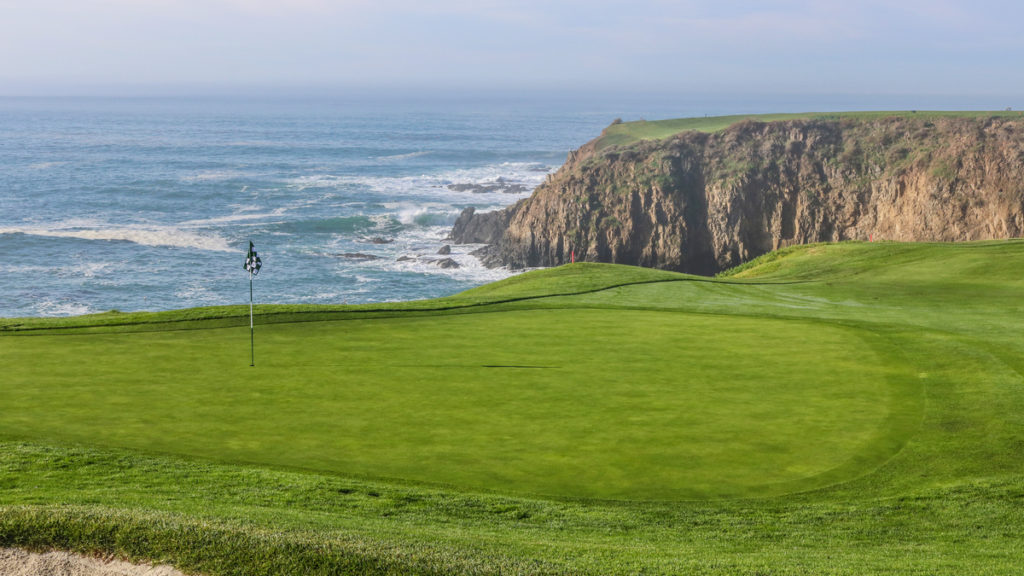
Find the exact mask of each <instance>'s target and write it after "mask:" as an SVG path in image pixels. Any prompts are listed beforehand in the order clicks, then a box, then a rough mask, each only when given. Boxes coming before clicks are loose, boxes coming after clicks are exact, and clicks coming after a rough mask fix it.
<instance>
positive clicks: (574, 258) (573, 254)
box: [572, 248, 576, 264]
mask: <svg viewBox="0 0 1024 576" xmlns="http://www.w3.org/2000/svg"><path fill="white" fill-rule="evenodd" d="M572 263H573V264H575V263H576V249H575V248H573V249H572Z"/></svg>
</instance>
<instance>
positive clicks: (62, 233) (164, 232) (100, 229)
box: [0, 221, 236, 252]
mask: <svg viewBox="0 0 1024 576" xmlns="http://www.w3.org/2000/svg"><path fill="white" fill-rule="evenodd" d="M0 234H26V235H29V236H46V237H51V238H80V239H82V240H111V241H113V240H120V241H125V242H134V243H135V244H140V245H142V246H171V247H175V248H195V249H198V250H210V251H216V252H234V251H236V249H235V248H232V247H231V246H230V245H229V244H228V241H227V240H225V239H224V238H223V237H221V236H220V235H218V234H213V233H208V232H207V233H199V232H195V231H190V230H182V229H181V228H179V227H175V226H122V227H119V226H92V225H87V226H83V225H81V224H80V223H78V222H74V221H69V222H65V223H62V224H57V225H54V226H45V225H43V226H14V227H6V228H0Z"/></svg>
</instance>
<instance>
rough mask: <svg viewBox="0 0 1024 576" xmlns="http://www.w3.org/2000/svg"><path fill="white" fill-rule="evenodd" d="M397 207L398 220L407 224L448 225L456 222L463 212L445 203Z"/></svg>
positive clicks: (401, 205)
mask: <svg viewBox="0 0 1024 576" xmlns="http://www.w3.org/2000/svg"><path fill="white" fill-rule="evenodd" d="M395 208H396V209H397V218H398V221H399V222H401V223H402V224H405V225H407V226H412V225H415V226H448V227H450V226H451V225H453V224H455V220H456V219H457V218H458V217H459V214H460V213H461V211H460V210H455V209H453V208H452V207H451V206H448V205H443V204H421V205H409V204H400V205H398V206H396V207H395Z"/></svg>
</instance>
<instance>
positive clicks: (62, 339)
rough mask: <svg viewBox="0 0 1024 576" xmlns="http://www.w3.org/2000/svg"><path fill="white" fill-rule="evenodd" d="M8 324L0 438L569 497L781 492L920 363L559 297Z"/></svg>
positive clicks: (855, 347) (861, 451)
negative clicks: (515, 307) (584, 305)
mask: <svg viewBox="0 0 1024 576" xmlns="http://www.w3.org/2000/svg"><path fill="white" fill-rule="evenodd" d="M248 336H249V335H248V330H247V329H239V328H230V329H228V328H218V329H209V330H179V331H167V332H151V333H133V334H127V333H116V332H111V333H94V334H87V335H85V334H83V335H75V334H63V335H56V334H46V333H45V332H44V333H37V334H33V335H23V336H18V335H15V336H5V337H3V351H4V358H5V377H4V381H3V384H0V389H2V392H3V396H4V399H5V401H4V402H3V403H2V405H0V437H6V438H19V439H32V440H46V441H57V442H69V441H70V442H77V443H84V444H90V445H97V446H105V447H125V448H133V449H141V450H146V451H153V452H163V453H174V454H181V455H188V456H195V457H201V458H209V459H213V460H218V461H227V462H251V463H259V464H268V465H276V466H288V467H301V468H305V469H311V470H317V471H330V472H338V473H344V474H349V475H363V476H368V477H380V478H396V479H404V480H411V481H416V482H426V483H438V484H447V485H452V486H456V487H458V488H462V489H469V490H493V491H499V492H503V493H518V494H540V495H548V496H556V497H567V498H600V499H631V500H670V499H691V498H718V497H735V496H766V495H773V494H780V493H786V492H792V491H796V490H803V489H809V488H814V487H818V486H823V485H828V484H831V483H835V482H841V481H843V480H847V479H849V478H852V477H854V476H858V475H861V474H863V473H866V472H867V471H869V470H872V469H874V468H875V467H877V466H878V465H880V464H881V463H883V462H884V461H886V460H887V459H888V458H889V457H891V456H892V454H894V453H895V452H896V451H898V450H899V448H900V447H901V446H902V445H903V443H904V442H905V441H906V439H907V438H908V437H909V436H910V435H911V434H912V433H913V430H914V429H915V426H916V425H917V422H918V421H919V414H920V410H921V408H920V399H919V394H920V390H919V386H918V384H917V381H916V376H915V375H912V374H909V372H910V371H906V370H902V369H901V368H900V366H902V363H901V362H900V359H899V357H898V354H897V353H896V352H895V351H893V350H892V349H891V348H889V347H887V346H886V342H885V341H884V340H883V339H882V337H881V336H878V335H874V334H869V333H867V332H862V331H859V330H856V329H853V328H848V327H842V326H838V325H832V324H825V323H817V322H809V321H795V320H780V319H768V318H753V317H742V316H728V317H726V316H716V315H702V314H687V313H677V312H657V311H636V310H633V311H630V310H607V309H606V310H597V309H593V310H591V309H552V310H522V311H505V312H494V313H476V314H464V315H455V316H426V317H416V318H391V319H364V320H350V321H331V322H312V323H294V324H277V325H266V326H258V327H257V334H256V341H257V349H256V354H257V366H256V367H255V368H250V367H249V365H248V364H249V338H248Z"/></svg>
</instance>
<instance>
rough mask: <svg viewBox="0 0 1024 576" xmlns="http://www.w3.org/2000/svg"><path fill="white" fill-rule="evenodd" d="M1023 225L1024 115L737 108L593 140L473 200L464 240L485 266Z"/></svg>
mask: <svg viewBox="0 0 1024 576" xmlns="http://www.w3.org/2000/svg"><path fill="white" fill-rule="evenodd" d="M1022 234H1024V119H1018V118H1005V117H1004V118H990V119H972V118H930V119H928V118H914V117H913V116H911V117H893V118H887V119H881V120H858V119H841V120H792V121H785V122H769V123H763V122H752V121H747V122H741V123H739V124H736V125H733V126H732V127H730V128H727V129H726V130H724V131H722V132H717V133H713V134H704V133H698V132H686V133H682V134H679V135H676V136H674V137H672V138H669V139H667V140H659V141H645V142H640V143H637V144H634V145H632V146H629V147H624V148H612V149H610V150H606V151H603V152H598V151H597V147H596V146H595V145H594V143H593V142H592V143H590V144H587V145H585V146H584V147H583V148H581V149H580V150H577V151H575V152H573V153H571V154H570V156H569V160H568V162H567V163H566V164H565V165H564V166H563V167H562V168H561V169H560V170H559V171H558V172H557V173H556V174H554V175H553V176H551V177H550V178H549V179H548V181H547V182H546V183H545V184H543V185H541V186H540V187H538V188H537V190H536V191H535V192H534V194H533V195H532V196H531V197H530V198H528V199H526V200H522V201H520V202H519V203H517V204H515V205H513V206H510V207H509V208H506V209H505V210H503V211H500V212H496V213H490V214H473V213H472V212H471V211H467V213H464V214H463V216H462V217H460V218H459V221H458V222H457V223H456V226H455V228H454V229H453V231H452V238H453V240H455V241H456V242H486V243H488V244H490V246H489V247H488V248H487V249H485V250H484V251H483V254H482V257H483V259H484V261H485V263H488V264H489V265H508V266H512V267H526V266H530V267H532V266H554V265H559V264H563V263H565V262H568V261H569V259H570V253H571V252H572V251H575V254H576V258H577V259H578V260H588V261H600V262H615V263H622V264H634V265H640V266H648V267H655V268H665V269H671V270H678V271H683V272H690V273H696V274H713V273H715V272H718V271H720V270H723V269H725V268H729V267H731V266H735V265H737V264H740V263H742V262H745V261H747V260H750V259H752V258H755V257H757V256H760V255H761V254H764V253H766V252H769V251H771V250H773V249H776V248H779V247H783V246H788V245H791V244H801V243H809V242H819V241H838V240H847V239H858V240H868V239H870V238H872V237H873V238H874V239H885V240H901V241H957V240H982V239H995V238H1010V237H1019V236H1021V235H1022Z"/></svg>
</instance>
